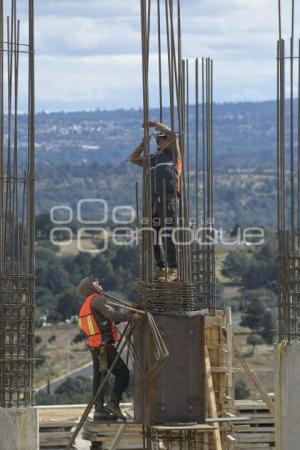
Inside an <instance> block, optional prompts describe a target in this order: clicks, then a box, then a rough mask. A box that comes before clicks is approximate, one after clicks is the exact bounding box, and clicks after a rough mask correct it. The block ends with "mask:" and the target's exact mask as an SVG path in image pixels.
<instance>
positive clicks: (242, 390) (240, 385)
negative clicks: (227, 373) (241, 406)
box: [234, 380, 250, 400]
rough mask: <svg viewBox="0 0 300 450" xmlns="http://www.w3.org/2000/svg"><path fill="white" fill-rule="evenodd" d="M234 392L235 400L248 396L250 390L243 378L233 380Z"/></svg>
mask: <svg viewBox="0 0 300 450" xmlns="http://www.w3.org/2000/svg"><path fill="white" fill-rule="evenodd" d="M234 393H235V398H236V399H237V400H244V399H245V398H249V397H250V391H249V389H248V387H247V385H246V383H245V382H244V381H243V380H237V381H236V382H235V385H234Z"/></svg>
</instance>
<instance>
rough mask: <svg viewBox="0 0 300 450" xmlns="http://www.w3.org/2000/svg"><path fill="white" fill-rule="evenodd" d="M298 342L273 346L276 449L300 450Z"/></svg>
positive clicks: (299, 363) (299, 353)
mask: <svg viewBox="0 0 300 450" xmlns="http://www.w3.org/2000/svg"><path fill="white" fill-rule="evenodd" d="M299 387H300V342H295V343H292V344H289V345H284V344H278V345H277V346H276V394H275V396H276V397H275V400H276V418H275V420H276V450H296V449H298V448H300V388H299Z"/></svg>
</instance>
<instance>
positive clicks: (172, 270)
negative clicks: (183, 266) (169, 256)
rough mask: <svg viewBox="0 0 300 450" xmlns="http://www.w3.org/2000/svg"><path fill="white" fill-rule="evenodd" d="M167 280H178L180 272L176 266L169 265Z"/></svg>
mask: <svg viewBox="0 0 300 450" xmlns="http://www.w3.org/2000/svg"><path fill="white" fill-rule="evenodd" d="M167 280H168V281H169V282H174V281H178V273H177V269H176V267H169V268H168V273H167Z"/></svg>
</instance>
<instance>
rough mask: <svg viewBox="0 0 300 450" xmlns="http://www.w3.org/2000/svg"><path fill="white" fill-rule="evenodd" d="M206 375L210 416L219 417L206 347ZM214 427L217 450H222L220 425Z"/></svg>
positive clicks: (216, 423) (216, 424)
mask: <svg viewBox="0 0 300 450" xmlns="http://www.w3.org/2000/svg"><path fill="white" fill-rule="evenodd" d="M205 374H206V387H207V394H208V406H209V411H210V415H211V416H212V417H217V416H218V413H217V405H216V397H215V391H214V385H213V379H212V373H211V366H210V359H209V353H208V348H207V346H205ZM214 425H215V426H216V429H215V430H214V431H213V436H214V441H215V446H216V449H215V450H222V442H221V434H220V428H219V423H218V422H215V423H214Z"/></svg>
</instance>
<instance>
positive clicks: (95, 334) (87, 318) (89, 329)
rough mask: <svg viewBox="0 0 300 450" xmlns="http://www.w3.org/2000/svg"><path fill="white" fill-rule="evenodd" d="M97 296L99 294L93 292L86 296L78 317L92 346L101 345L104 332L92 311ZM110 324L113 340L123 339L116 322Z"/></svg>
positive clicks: (89, 344)
mask: <svg viewBox="0 0 300 450" xmlns="http://www.w3.org/2000/svg"><path fill="white" fill-rule="evenodd" d="M95 296H98V294H92V295H89V296H88V297H86V299H85V301H84V303H83V305H82V307H81V309H80V312H79V319H78V324H79V326H80V328H81V329H82V331H83V332H84V334H85V335H86V336H87V338H88V346H89V347H92V348H98V347H101V344H102V333H101V330H100V328H99V327H98V324H97V321H96V319H95V317H94V315H93V311H92V301H93V299H94V298H95ZM110 325H111V334H112V338H113V340H114V341H119V340H120V339H121V334H120V332H119V330H118V328H117V327H116V325H115V324H114V322H110Z"/></svg>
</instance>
